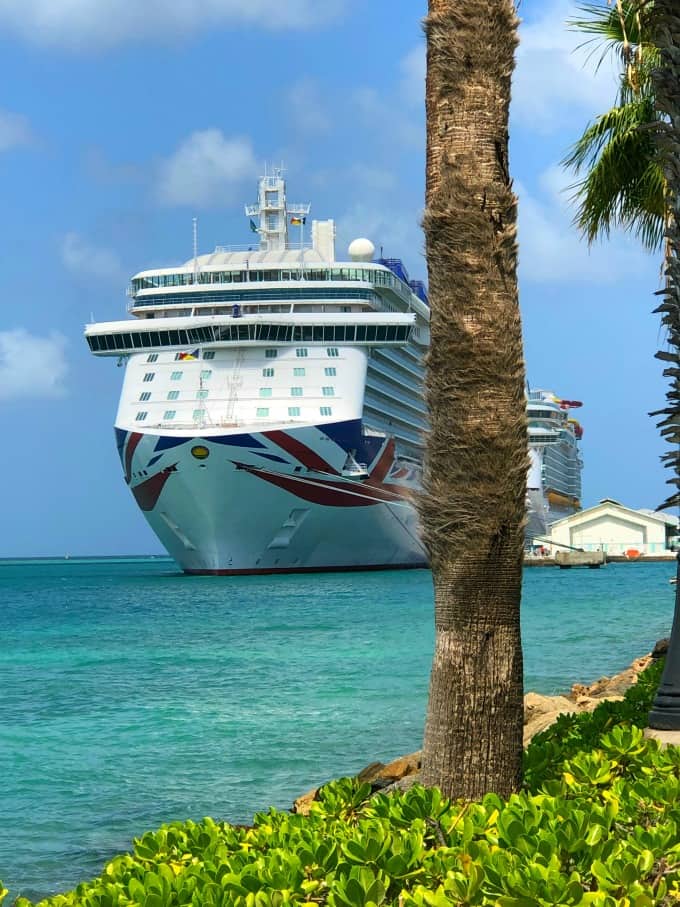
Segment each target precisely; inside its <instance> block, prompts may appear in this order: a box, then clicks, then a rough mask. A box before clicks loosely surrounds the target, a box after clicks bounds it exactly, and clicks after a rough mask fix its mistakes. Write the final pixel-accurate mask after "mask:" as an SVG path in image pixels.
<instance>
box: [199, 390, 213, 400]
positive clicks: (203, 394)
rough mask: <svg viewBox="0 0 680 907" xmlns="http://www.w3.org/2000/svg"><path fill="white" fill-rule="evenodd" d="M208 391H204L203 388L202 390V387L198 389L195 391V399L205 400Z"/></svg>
mask: <svg viewBox="0 0 680 907" xmlns="http://www.w3.org/2000/svg"><path fill="white" fill-rule="evenodd" d="M209 393H210V391H205V390H202V389H201V390H200V391H196V399H197V400H205V399H206V398H207V396H208V394H209Z"/></svg>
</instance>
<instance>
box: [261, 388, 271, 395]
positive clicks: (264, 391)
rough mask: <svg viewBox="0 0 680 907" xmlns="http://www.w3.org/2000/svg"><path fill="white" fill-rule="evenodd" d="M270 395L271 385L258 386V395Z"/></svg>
mask: <svg viewBox="0 0 680 907" xmlns="http://www.w3.org/2000/svg"><path fill="white" fill-rule="evenodd" d="M271 395H272V389H271V387H261V388H260V396H261V397H271Z"/></svg>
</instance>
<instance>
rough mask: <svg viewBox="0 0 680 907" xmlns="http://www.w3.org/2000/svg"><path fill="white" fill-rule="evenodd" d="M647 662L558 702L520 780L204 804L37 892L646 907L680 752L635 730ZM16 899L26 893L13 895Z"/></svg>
mask: <svg viewBox="0 0 680 907" xmlns="http://www.w3.org/2000/svg"><path fill="white" fill-rule="evenodd" d="M658 672H659V668H658V667H656V666H655V667H653V668H652V669H650V670H649V671H648V672H647V673H646V674H645V675H643V677H642V678H641V680H640V681H639V682H638V685H637V687H634V688H632V690H631V691H629V694H627V696H626V698H625V699H624V701H623V702H619V703H608V704H604V705H602V706H600V707H599V708H598V709H597V710H596V711H595V712H594V713H593V714H592V715H576V716H568V717H565V718H563V719H560V721H559V722H558V724H557V725H554V726H553V727H552V728H550V729H548V730H547V731H546V732H544V733H543V734H541V735H540V737H537V738H536V739H535V741H534V742H533V743H532V744H531V746H530V747H529V749H528V751H527V754H526V773H527V775H526V785H525V789H524V790H523V791H521V792H520V793H518V794H516V795H513V796H511V797H510V798H509V799H508V800H505V801H504V800H501V799H500V798H499V797H497V796H496V795H495V794H489V795H487V796H486V797H485V798H484V799H483V800H482V801H480V802H474V803H463V802H451V801H449V800H447V799H445V798H444V797H443V796H442V794H441V793H440V792H439V791H438V790H436V789H427V788H424V787H420V786H416V787H414V788H412V789H411V790H409V791H407V792H404V793H393V794H391V795H389V796H388V795H384V794H378V795H376V796H374V797H370V787H369V786H368V785H366V784H363V785H362V784H360V783H359V782H358V781H357V780H353V779H347V778H345V779H342V780H340V781H335V782H333V783H331V784H327V785H326V786H325V787H324V788H323V789H322V790H321V792H320V799H319V800H318V801H317V802H315V803H313V804H312V807H311V813H310V815H309V816H308V817H303V816H299V815H291V814H289V813H283V812H278V811H276V810H270V811H269V812H265V813H260V814H258V815H256V816H255V819H254V824H253V826H252V828H242V827H234V826H231V825H228V824H226V823H218V822H214V821H213V820H212V819H204V820H203V821H202V822H198V823H197V822H183V823H172V824H170V825H165V826H163V827H162V828H160V829H159V830H158V831H155V832H148V833H147V834H145V835H143V836H142V837H141V838H139V839H138V840H136V841H135V842H134V850H133V852H132V853H130V854H124V855H122V856H119V857H116V859H114V860H112V861H111V862H110V863H109V864H108V865H107V866H106V868H105V870H104V872H103V873H102V875H101V876H100V877H99V878H97V879H94V880H93V881H91V882H85V883H83V884H81V885H79V886H78V887H77V888H76V889H75V891H72V892H70V893H68V894H64V895H56V896H54V897H51V898H48V899H47V900H45V901H43V902H41V905H42V907H70V905H74V907H75V905H77V907H128V905H140V907H181V905H195V907H198V905H205V907H281V905H288V904H323V905H328V907H378V905H394V907H453V905H458V907H473V905H495V907H544V905H545V907H548V905H565V907H566V905H584V907H651V905H671V904H678V903H680V751H678V750H676V749H667V750H662V749H660V748H659V747H658V745H657V744H656V743H655V742H654V741H650V740H646V739H645V738H644V736H643V733H642V730H641V726H642V725H644V724H645V722H646V713H647V710H648V709H649V704H650V701H651V697H652V695H653V692H654V690H655V689H656V685H657V683H658ZM17 907H30V905H29V902H28V901H26V900H25V899H22V898H20V899H19V900H18V901H17Z"/></svg>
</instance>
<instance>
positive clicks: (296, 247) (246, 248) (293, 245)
mask: <svg viewBox="0 0 680 907" xmlns="http://www.w3.org/2000/svg"><path fill="white" fill-rule="evenodd" d="M312 248H314V247H313V245H312V243H311V242H303V243H302V244H300V243H299V242H289V243H288V244H287V245H286V248H285V249H272V250H269V249H261V248H260V247H259V245H258V246H253V244H252V243H250V244H249V245H248V244H244V245H227V246H215V254H224V253H228V252H253V253H258V252H268V251H272V252H299V251H300V249H302V250H303V252H304V251H306V250H307V249H312ZM260 264H261V263H260V262H257V263H256V262H253V270H256V269H257V267H259V265H260ZM310 267H311V265H310Z"/></svg>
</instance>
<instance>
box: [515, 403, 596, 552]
mask: <svg viewBox="0 0 680 907" xmlns="http://www.w3.org/2000/svg"><path fill="white" fill-rule="evenodd" d="M581 405H582V404H581V401H580V400H565V399H561V398H559V397H556V396H555V394H554V393H553V392H552V391H546V390H528V391H527V418H528V423H529V461H530V466H529V474H528V480H527V525H526V537H527V541H528V542H529V543H531V541H532V540H533V539H539V540H545V536H546V534H547V533H548V532H549V531H550V525H551V524H552V523H554V522H555V520H560V519H562V517H565V516H569V514H571V513H574V512H575V511H576V510H580V508H581V472H582V470H583V460H582V459H581V451H580V449H579V443H580V441H581V438H582V437H583V429H582V427H581V424H580V422H579V421H578V419H575V418H574V417H573V416H572V415H571V411H572V410H573V409H577V408H579V407H580V406H581Z"/></svg>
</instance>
